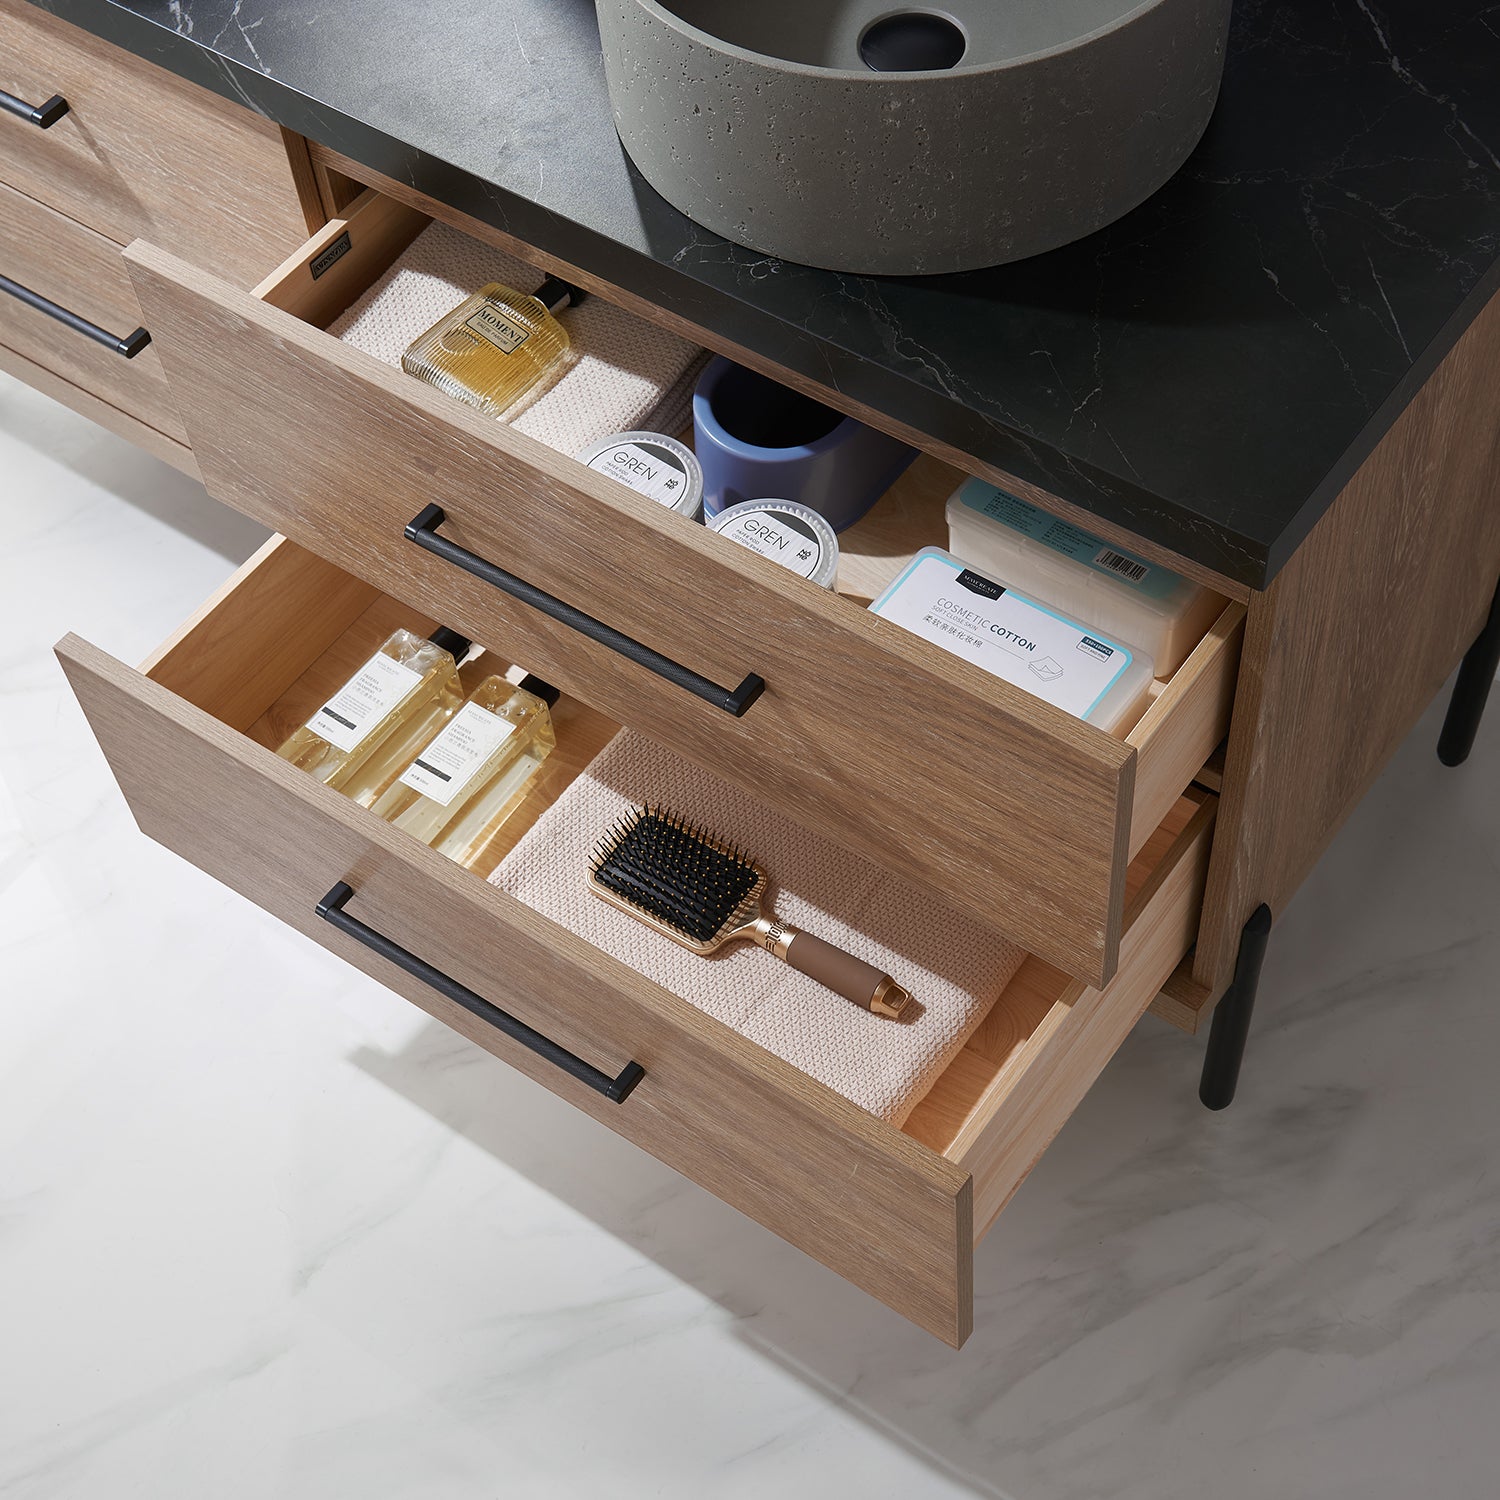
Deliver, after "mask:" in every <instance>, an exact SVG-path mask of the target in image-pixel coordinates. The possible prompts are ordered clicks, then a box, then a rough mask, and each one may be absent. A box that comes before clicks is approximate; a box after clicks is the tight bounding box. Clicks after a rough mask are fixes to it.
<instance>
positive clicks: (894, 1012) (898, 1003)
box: [786, 932, 911, 1016]
mask: <svg viewBox="0 0 1500 1500" xmlns="http://www.w3.org/2000/svg"><path fill="white" fill-rule="evenodd" d="M786 961H787V962H788V963H789V964H790V965H791V966H792V967H793V968H794V969H796V970H797V972H798V973H800V974H806V975H807V977H808V978H809V979H815V980H817V982H818V983H819V984H822V985H826V986H827V987H828V988H829V989H831V990H832V991H833V992H834V994H836V995H842V996H843V997H844V999H846V1000H852V1001H853V1002H854V1003H855V1004H856V1005H858V1006H861V1007H863V1008H864V1009H865V1010H873V1011H875V1012H877V1013H878V1014H880V1015H885V1016H898V1015H900V1014H901V1008H902V1007H903V1006H904V1005H905V1004H906V1002H907V1001H908V1000H909V999H910V998H911V997H910V996H909V995H908V994H907V993H906V991H905V990H903V989H902V988H901V986H900V985H898V984H897V983H896V982H895V981H894V980H893V979H892V978H891V977H890V975H889V974H886V973H884V972H882V971H881V970H880V969H877V968H876V967H875V965H874V964H867V963H866V962H865V961H864V959H862V958H856V957H855V956H854V955H853V954H852V953H845V952H844V950H843V949H842V948H835V947H834V946H833V944H832V943H825V942H824V941H823V939H822V938H820V937H814V936H813V935H812V933H810V932H799V933H798V934H797V935H796V937H794V938H793V939H792V941H791V943H790V944H788V946H787V950H786Z"/></svg>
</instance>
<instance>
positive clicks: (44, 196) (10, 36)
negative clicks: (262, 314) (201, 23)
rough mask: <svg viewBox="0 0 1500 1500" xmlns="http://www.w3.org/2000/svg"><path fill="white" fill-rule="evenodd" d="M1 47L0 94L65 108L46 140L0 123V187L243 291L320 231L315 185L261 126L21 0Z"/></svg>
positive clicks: (275, 135) (257, 119)
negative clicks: (208, 271)
mask: <svg viewBox="0 0 1500 1500" xmlns="http://www.w3.org/2000/svg"><path fill="white" fill-rule="evenodd" d="M0 36H3V45H0V89H4V90H5V91H6V92H7V93H11V94H16V95H18V96H19V97H20V98H22V99H27V100H30V101H32V102H33V103H39V102H41V101H42V100H44V99H47V98H49V97H50V96H51V95H52V94H61V95H63V97H64V98H66V99H67V101H68V106H69V108H68V113H67V114H66V115H64V116H63V117H62V119H60V120H59V121H58V122H57V123H56V124H55V125H53V126H52V128H51V129H49V130H38V129H37V128H36V126H34V125H31V124H29V123H27V122H26V121H24V120H20V119H17V118H15V117H14V116H11V115H0V181H5V182H8V183H9V184H10V185H11V186H12V187H15V188H18V189H20V191H21V192H23V193H26V194H28V195H29V196H30V197H32V198H35V199H38V200H39V201H41V202H43V203H47V204H49V205H50V206H51V207H53V208H55V209H57V210H58V211H59V212H61V213H63V214H66V215H67V216H68V217H69V218H71V219H76V220H77V221H78V222H79V223H82V224H87V225H89V226H90V227H91V228H93V229H96V230H98V231H99V233H100V234H103V235H105V236H107V237H108V238H109V239H112V240H114V241H116V242H117V243H118V244H122V245H123V244H126V243H128V242H129V241H130V240H133V239H134V238H135V237H136V236H137V235H146V236H149V237H150V238H151V239H152V240H153V241H154V242H155V243H157V244H159V245H164V246H166V247H167V248H168V249H171V250H175V251H176V252H177V253H178V254H180V255H186V256H189V257H191V258H193V259H195V260H197V261H198V262H199V263H200V264H204V265H212V266H215V267H217V268H219V269H220V270H221V271H223V273H224V274H225V275H228V276H233V277H236V278H238V279H241V280H242V281H243V282H244V283H245V284H246V285H249V284H250V283H251V282H253V281H256V280H258V279H259V278H260V277H261V276H263V275H264V274H265V273H266V272H267V271H268V270H269V269H270V268H271V267H272V266H274V265H275V264H276V262H277V261H278V260H280V259H281V258H282V256H284V255H286V254H287V253H288V252H289V251H290V250H292V249H294V248H295V247H296V245H297V244H298V243H299V242H300V241H302V240H303V239H305V238H306V237H307V233H308V231H309V230H310V229H312V228H314V227H316V225H317V224H318V223H320V222H321V213H320V211H318V210H315V209H314V208H313V204H315V203H316V197H315V195H314V196H313V198H312V199H311V200H310V201H309V200H307V199H306V198H305V196H304V195H305V194H306V193H307V192H308V191H309V190H310V189H311V187H312V179H311V175H310V172H309V171H308V170H307V168H306V167H304V168H303V169H302V171H301V172H300V173H299V171H297V170H294V167H293V162H292V160H291V159H290V158H289V156H288V146H287V143H286V141H285V139H284V138H283V134H282V132H281V130H280V129H279V128H278V127H277V126H275V125H273V124H271V122H270V121H269V120H265V119H263V118H262V117H261V116H259V115H257V114H255V113H254V112H253V111H251V110H248V109H244V108H241V107H240V106H238V105H235V104H231V103H229V102H228V101H227V100H224V99H220V98H219V97H218V96H217V95H216V94H211V93H209V92H208V91H207V90H206V89H200V88H199V87H198V86H197V85H196V84H191V83H187V82H186V81H184V80H183V79H181V78H177V77H176V76H174V75H173V74H171V73H168V72H166V71H165V70H164V69H161V68H158V67H156V66H155V65H154V64H152V63H148V62H144V61H142V60H141V59H140V58H138V57H135V56H133V55H132V54H130V53H128V52H125V51H123V50H122V49H120V48H118V47H115V46H112V45H111V44H110V43H108V42H104V41H101V40H99V38H97V37H95V36H92V35H90V34H89V33H88V32H86V31H83V30H81V29H79V28H78V27H76V26H71V25H69V24H68V23H67V22H66V21H61V20H59V19H57V17H55V16H51V15H48V14H47V13H46V12H45V11H42V10H39V9H37V8H36V7H35V6H33V5H29V4H27V3H25V0H0ZM292 139H293V142H294V143H295V144H296V146H297V149H298V150H299V151H301V152H303V153H304V156H305V149H306V148H305V146H304V145H302V143H300V141H298V140H297V138H296V137H293V138H292ZM314 212H316V213H317V214H318V216H317V217H310V213H314Z"/></svg>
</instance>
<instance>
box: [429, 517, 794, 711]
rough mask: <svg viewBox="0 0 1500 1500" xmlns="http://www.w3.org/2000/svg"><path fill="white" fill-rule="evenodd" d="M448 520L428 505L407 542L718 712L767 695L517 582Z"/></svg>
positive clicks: (751, 678) (750, 679) (755, 683)
mask: <svg viewBox="0 0 1500 1500" xmlns="http://www.w3.org/2000/svg"><path fill="white" fill-rule="evenodd" d="M445 520H447V513H446V512H445V511H444V510H443V508H442V506H440V505H428V506H424V507H423V509H422V510H421V511H420V512H419V513H418V514H417V515H416V516H415V517H414V518H413V519H412V520H411V521H410V522H409V523H408V524H407V527H406V539H407V541H409V542H415V543H416V544H417V546H419V547H421V548H422V549H423V550H424V551H427V552H431V553H432V554H433V556H434V557H441V558H442V559H443V560H444V561H445V562H450V563H452V564H453V566H454V567H456V568H462V569H463V570H464V572H465V573H471V574H473V576H474V577H475V578H482V579H483V580H484V581H485V582H486V583H488V584H490V585H492V586H493V587H494V588H497V589H499V590H500V591H501V592H502V593H505V594H509V595H510V596H511V598H513V599H519V600H520V601H521V603H522V604H529V605H530V606H531V607H532V608H533V609H539V610H540V611H541V612H542V613H543V614H544V615H550V616H551V617H552V619H554V620H558V621H561V623H562V624H564V625H566V626H568V627H569V628H570V629H572V630H576V631H577V632H578V633H579V634H580V635H586V636H587V637H588V638H589V639H590V640H591V641H598V642H599V644H600V645H601V646H608V647H609V649H610V650H611V651H618V652H619V653H620V655H621V656H623V657H624V658H625V659H626V660H627V661H633V662H634V663H635V664H636V665H637V666H641V667H646V668H648V669H649V670H650V671H652V672H655V673H656V675H657V676H658V677H665V678H666V680H667V681H668V682H672V683H676V685H677V686H678V687H680V688H686V689H687V691H688V692H690V693H693V694H695V695H696V696H697V697H699V698H702V699H704V700H705V701H706V702H708V703H712V704H713V705H714V707H715V708H722V709H723V710H724V712H725V713H727V714H733V715H734V717H735V718H739V717H740V715H741V714H743V713H744V712H745V710H746V709H747V708H749V707H750V705H751V704H752V703H754V702H755V700H756V699H757V698H759V697H760V695H761V693H762V692H764V691H765V686H766V685H765V682H764V681H763V680H762V679H761V678H760V677H758V676H757V675H756V674H755V673H754V672H751V673H750V674H749V675H748V676H747V677H746V678H745V680H744V681H743V682H742V683H741V684H740V685H739V686H738V687H737V688H734V689H732V690H731V689H730V688H725V687H720V686H719V684H718V683H717V682H711V681H709V679H708V678H707V677H700V676H699V675H698V673H696V672H694V671H691V670H690V669H689V668H687V667H685V666H683V665H682V663H681V662H676V661H673V660H672V658H671V657H670V656H663V655H662V654H661V652H659V651H653V650H652V649H651V648H650V647H649V646H643V645H642V644H641V643H640V642H639V641H638V640H635V639H634V638H633V637H631V636H628V635H624V634H622V633H621V632H620V631H618V630H616V629H615V628H614V626H613V625H606V624H605V623H604V622H603V621H602V620H596V619H595V618H594V617H593V616H592V615H586V614H584V612H583V611H582V610H581V609H578V608H576V607H575V606H574V605H571V604H568V603H566V602H565V601H564V600H562V599H559V598H557V597H556V596H555V595H553V594H549V593H546V592H544V591H543V590H542V589H539V588H537V586H536V585H535V584H533V583H527V582H526V580H525V579H524V578H517V577H516V575H515V574H514V573H507V572H506V571H505V569H504V568H497V567H496V566H495V564H494V563H492V562H488V561H486V560H485V559H484V558H482V557H480V556H479V555H478V554H477V553H474V552H470V551H469V549H468V548H467V547H460V546H459V545H458V543H457V542H450V541H449V540H448V538H447V537H445V536H439V535H438V527H439V526H441V525H442V524H443V522H444V521H445Z"/></svg>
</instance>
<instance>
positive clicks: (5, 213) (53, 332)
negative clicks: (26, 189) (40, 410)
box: [0, 132, 187, 443]
mask: <svg viewBox="0 0 1500 1500" xmlns="http://www.w3.org/2000/svg"><path fill="white" fill-rule="evenodd" d="M39 133H40V132H39ZM0 275H4V276H8V277H10V279H11V280H12V281H19V282H20V283H21V285H22V286H24V287H27V288H28V289H29V290H31V291H33V292H37V293H39V294H40V295H41V296H43V297H46V298H47V299H48V300H49V301H52V302H56V303H59V304H61V305H62V306H63V307H65V308H67V309H68V311H69V312H74V313H77V314H78V315H79V316H80V317H83V318H87V319H88V321H89V322H91V323H97V324H98V325H99V326H100V327H101V328H105V329H107V330H108V331H109V332H110V333H112V334H114V335H115V336H116V337H117V338H123V337H124V336H125V335H126V334H129V333H134V332H135V330H136V329H137V328H139V327H140V326H141V324H142V323H143V322H144V319H143V318H142V316H141V307H140V303H139V302H137V301H136V296H135V290H134V288H133V287H132V286H131V284H130V277H129V275H128V273H127V272H126V270H125V262H124V261H123V260H122V259H121V256H120V247H119V246H118V245H117V244H116V243H115V242H114V241H113V240H110V239H106V238H105V237H104V236H103V235H102V234H97V233H95V231H94V230H92V229H88V228H85V226H84V225H82V224H79V223H76V222H75V221H74V220H72V219H69V218H67V217H65V216H64V215H62V214H60V213H57V212H56V211H55V210H53V209H50V208H48V207H46V206H45V205H44V204H41V203H38V202H36V201H35V200H34V199H32V198H28V197H26V195H25V194H24V193H18V192H16V191H15V189H14V188H9V187H6V186H5V184H4V183H0ZM0 344H4V345H6V347H7V348H10V349H14V350H15V351H16V353H18V354H21V355H24V356H25V357H26V358H27V359H29V360H31V361H32V362H33V363H34V364H39V365H41V366H43V367H44V368H45V369H48V370H50V371H52V373H53V374H54V375H57V376H60V377H61V378H62V379H64V380H67V381H70V382H71V383H72V384H74V385H78V386H82V387H83V388H84V389H85V390H87V391H91V392H92V393H93V394H94V395H95V396H97V397H98V398H99V399H100V400H101V401H104V402H107V403H108V404H109V405H110V406H113V407H115V408H116V409H117V410H119V411H123V412H125V413H126V414H127V415H128V416H132V417H134V418H135V419H136V421H138V422H144V423H145V424H146V425H147V426H148V427H154V428H155V429H156V430H157V431H158V432H161V433H164V434H165V435H166V436H167V437H169V438H171V439H172V440H173V441H174V442H177V443H186V442H187V429H186V428H185V427H184V426H183V425H182V420H181V418H180V417H179V416H178V415H177V402H176V400H175V398H174V397H173V395H172V389H171V387H170V386H169V385H168V384H167V377H166V375H165V374H163V372H162V367H161V358H160V355H159V354H158V352H157V350H156V348H155V346H154V345H150V344H148V345H147V346H146V348H144V349H143V350H141V352H140V353H139V354H137V355H136V356H135V358H134V359H124V358H122V357H121V356H120V355H119V354H116V353H115V352H114V350H112V349H108V348H106V347H105V346H104V345H103V344H97V343H95V342H94V341H93V340H92V339H89V338H86V337H85V336H84V335H83V334H81V333H78V332H76V331H75V330H74V329H72V328H68V327H66V326H65V325H64V324H62V323H59V322H58V321H57V320H56V319H55V318H51V317H48V316H47V314H46V313H42V312H37V311H36V310H35V309H34V308H31V307H28V306H27V305H26V304H25V303H24V302H20V301H17V300H16V298H14V297H11V296H7V295H6V294H4V293H0Z"/></svg>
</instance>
